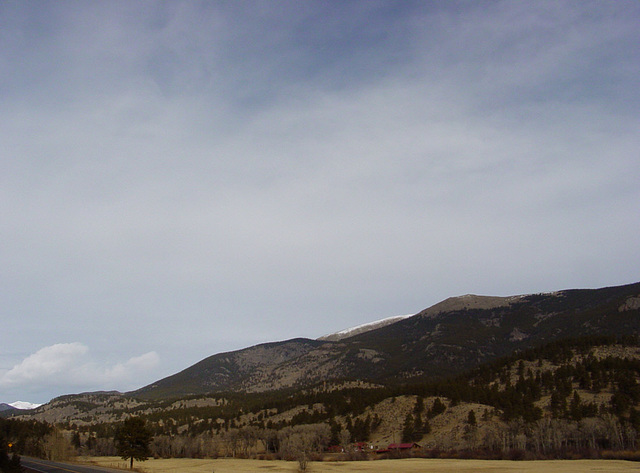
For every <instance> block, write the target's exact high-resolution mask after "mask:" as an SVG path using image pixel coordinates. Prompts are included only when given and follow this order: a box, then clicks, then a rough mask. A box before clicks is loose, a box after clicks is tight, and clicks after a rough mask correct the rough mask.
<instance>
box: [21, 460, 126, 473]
mask: <svg viewBox="0 0 640 473" xmlns="http://www.w3.org/2000/svg"><path fill="white" fill-rule="evenodd" d="M20 463H21V464H22V466H23V467H24V468H25V469H26V470H27V471H28V472H35V473H70V472H71V473H122V470H112V469H110V468H101V467H99V466H86V465H74V464H72V463H59V462H50V461H47V460H40V459H39V458H27V457H20Z"/></svg>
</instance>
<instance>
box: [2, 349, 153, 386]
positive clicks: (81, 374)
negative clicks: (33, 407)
mask: <svg viewBox="0 0 640 473" xmlns="http://www.w3.org/2000/svg"><path fill="white" fill-rule="evenodd" d="M159 361H160V360H159V357H158V355H157V353H155V352H149V353H145V354H143V355H140V356H137V357H133V358H130V359H129V360H127V361H125V362H122V363H117V364H115V365H113V366H105V365H104V364H99V363H97V362H96V361H94V360H93V359H92V357H91V356H90V353H89V347H87V346H86V345H84V344H82V343H79V342H73V343H57V344H55V345H51V346H48V347H44V348H41V349H40V350H38V351H37V352H35V353H33V354H32V355H29V356H28V357H26V358H25V359H24V360H23V361H22V362H20V363H18V364H17V365H15V366H14V367H13V368H11V369H9V370H6V371H5V372H4V373H0V388H2V389H11V390H14V391H15V390H18V389H19V390H21V391H25V392H28V391H30V390H31V389H32V388H33V387H35V386H66V387H68V388H73V389H78V390H102V389H108V390H114V389H118V390H127V389H130V388H132V387H139V386H137V385H136V384H135V383H136V381H138V379H139V376H140V375H143V374H144V373H145V372H147V371H148V370H152V369H154V368H155V367H156V366H157V365H158V363H159Z"/></svg>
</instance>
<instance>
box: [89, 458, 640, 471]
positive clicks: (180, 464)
mask: <svg viewBox="0 0 640 473" xmlns="http://www.w3.org/2000/svg"><path fill="white" fill-rule="evenodd" d="M84 461H86V462H90V463H92V464H94V465H99V466H104V467H110V468H114V467H115V468H126V464H125V462H124V461H123V460H122V459H120V458H117V457H91V458H85V459H84ZM134 467H135V468H136V470H137V471H140V472H143V473H183V472H184V473H255V472H264V473H285V472H286V473H292V472H296V471H297V469H298V463H297V462H286V461H281V460H237V459H231V458H222V459H217V460H198V459H167V460H163V459H159V460H148V461H146V462H136V463H135V465H134ZM639 467H640V465H638V463H636V462H627V461H623V460H544V461H542V460H540V461H508V460H440V459H424V458H406V459H402V460H375V461H361V462H311V463H310V466H309V470H308V471H309V472H310V473H342V472H345V473H351V472H362V473H369V472H370V473H397V472H403V473H425V472H438V473H440V472H444V473H447V472H451V473H454V472H455V473H472V472H474V473H475V472H500V473H512V472H513V473H516V472H517V473H529V472H531V473H533V472H536V473H537V472H542V473H588V472H596V471H597V472H603V471H606V472H611V473H616V472H631V471H635V472H637V471H638V470H639Z"/></svg>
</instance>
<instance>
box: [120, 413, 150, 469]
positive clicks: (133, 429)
mask: <svg viewBox="0 0 640 473" xmlns="http://www.w3.org/2000/svg"><path fill="white" fill-rule="evenodd" d="M150 442H151V432H150V431H149V429H147V426H146V424H145V421H144V420H143V419H141V418H140V417H130V418H128V419H127V420H125V421H124V423H123V424H122V426H121V427H120V428H119V429H118V431H117V432H116V436H115V444H116V449H117V450H118V455H120V456H121V457H122V459H123V460H131V463H130V468H131V469H132V470H133V460H137V461H145V460H146V459H147V458H148V457H149V455H150V453H151V452H150V449H149V443H150Z"/></svg>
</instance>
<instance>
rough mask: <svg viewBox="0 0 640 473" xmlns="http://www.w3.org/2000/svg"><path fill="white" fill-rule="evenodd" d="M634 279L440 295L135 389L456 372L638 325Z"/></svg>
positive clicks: (191, 391) (149, 393)
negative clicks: (341, 331)
mask: <svg viewBox="0 0 640 473" xmlns="http://www.w3.org/2000/svg"><path fill="white" fill-rule="evenodd" d="M637 301H640V283H634V284H629V285H624V286H614V287H606V288H600V289H569V290H563V291H556V292H551V293H540V294H528V295H519V296H508V297H497V296H476V295H465V296H458V297H453V298H449V299H445V300H443V301H442V302H440V303H437V304H435V305H433V306H431V307H428V308H426V309H424V310H422V311H420V312H418V313H417V314H415V315H413V316H410V317H407V318H402V319H400V320H398V321H394V322H393V323H390V324H387V325H383V326H375V325H372V327H371V330H366V331H365V332H363V333H356V334H354V335H351V336H348V337H346V338H342V339H340V340H337V341H328V340H321V339H318V340H312V339H305V338H295V339H291V340H285V341H279V342H270V343H265V344H261V345H256V346H253V347H248V348H245V349H242V350H238V351H233V352H227V353H221V354H217V355H212V356H210V357H208V358H205V359H204V360H201V361H200V362H198V363H196V364H194V365H192V366H190V367H188V368H186V369H184V370H182V371H181V372H179V373H176V374H175V375H172V376H169V377H167V378H164V379H162V380H159V381H157V382H155V383H152V384H150V385H148V386H145V387H143V388H141V389H139V390H136V391H132V392H130V393H127V394H128V395H130V396H133V397H135V396H138V397H141V398H147V397H148V398H165V397H179V396H188V395H198V394H204V393H211V392H225V391H228V392H248V393H249V392H266V391H274V390H280V389H289V388H302V387H305V386H311V385H313V384H317V383H319V382H322V381H326V380H336V379H354V380H366V381H370V382H393V383H397V382H407V381H409V380H413V381H419V380H424V379H434V378H438V377H440V376H444V375H450V374H452V373H456V372H461V371H462V370H465V369H468V368H470V367H473V366H475V365H477V364H480V363H483V362H486V361H490V360H491V359H495V358H498V357H500V356H504V355H508V354H510V353H513V352H514V351H517V350H522V349H527V348H531V347H533V346H536V345H537V344H542V343H547V342H549V341H553V340H557V339H561V338H563V337H570V336H580V335H592V334H611V335H629V334H638V333H640V303H637Z"/></svg>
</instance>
